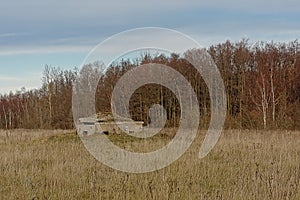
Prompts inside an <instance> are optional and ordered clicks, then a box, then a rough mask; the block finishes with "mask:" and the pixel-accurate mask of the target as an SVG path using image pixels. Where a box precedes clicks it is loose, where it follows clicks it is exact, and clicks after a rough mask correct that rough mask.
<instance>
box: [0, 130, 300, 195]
mask: <svg viewBox="0 0 300 200" xmlns="http://www.w3.org/2000/svg"><path fill="white" fill-rule="evenodd" d="M204 133H205V132H200V133H199V136H198V137H197V139H196V140H195V142H194V143H193V144H192V146H191V148H190V149H189V151H187V152H186V153H185V154H184V155H183V156H182V157H181V158H180V159H179V160H178V161H176V162H175V163H173V164H172V165H170V166H169V167H167V168H164V169H162V170H159V171H156V172H152V173H147V174H127V173H123V172H119V171H115V170H113V169H110V168H109V167H106V166H104V165H102V164H101V163H100V162H98V161H97V160H96V159H94V158H93V157H92V156H91V155H90V154H89V153H88V152H87V151H86V149H85V148H84V146H83V144H82V143H81V141H80V139H79V138H78V136H77V135H76V134H75V133H72V131H45V130H42V131H28V130H14V131H0V152H1V156H0V199H118V200H121V199H134V200H139V199H158V200H160V199H174V200H175V199H176V200H177V199H184V200H185V199H243V200H244V199H300V185H299V184H300V132H291V131H255V130H251V131H250V130H244V131H238V130H230V131H224V132H223V135H222V137H221V138H220V140H219V142H218V144H217V146H216V147H215V148H214V149H213V151H212V152H211V153H210V154H209V155H208V156H207V157H206V158H205V159H202V160H199V159H198V152H199V148H200V145H201V143H202V140H203V137H204ZM110 138H111V140H112V141H114V142H115V143H116V144H118V145H119V146H121V147H123V148H125V149H129V150H130V148H131V149H132V150H134V149H139V148H138V147H139V146H142V147H143V148H144V149H143V151H147V150H148V151H150V150H153V148H154V147H158V148H159V147H161V146H163V145H164V144H166V143H167V142H168V141H169V140H170V138H169V137H167V136H164V137H163V136H157V137H155V138H153V139H150V140H147V142H145V141H142V142H141V141H140V140H133V139H131V138H129V137H121V136H110ZM140 143H142V145H141V144H140Z"/></svg>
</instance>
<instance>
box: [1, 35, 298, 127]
mask: <svg viewBox="0 0 300 200" xmlns="http://www.w3.org/2000/svg"><path fill="white" fill-rule="evenodd" d="M207 52H208V53H209V54H210V55H211V57H212V59H213V60H214V62H215V63H216V65H217V66H218V68H219V71H220V73H221V76H222V78H223V80H224V84H225V88H226V95H227V104H228V105H227V118H226V123H225V126H226V127H227V128H241V129H244V128H249V129H250V128H264V129H272V128H274V129H278V128H279V129H299V128H300V120H299V119H300V44H299V42H298V41H293V42H289V43H274V42H257V43H255V44H254V45H250V44H249V42H248V40H241V41H239V42H236V43H233V42H230V41H226V42H224V43H221V44H217V45H213V46H210V47H209V48H207ZM188 53H189V52H188V51H187V52H186V53H185V54H184V55H178V54H175V53H173V54H170V55H165V54H159V55H151V54H150V53H149V54H148V53H145V54H143V55H141V56H140V57H139V58H137V59H136V60H134V61H132V60H129V59H126V60H120V61H118V62H115V63H113V64H112V65H111V66H110V67H109V68H108V69H107V70H105V71H104V72H103V73H102V74H101V73H99V72H101V69H100V68H101V65H99V63H93V64H90V65H87V66H84V70H83V69H82V70H79V69H77V68H74V69H73V70H63V69H61V68H59V67H51V66H48V65H46V66H45V68H44V72H43V76H42V86H41V87H40V88H39V89H35V90H29V91H27V90H26V89H24V88H22V89H21V90H19V91H16V92H14V93H13V92H10V93H9V94H2V95H1V96H0V128H1V129H14V128H28V129H38V128H39V129H58V128H60V129H72V128H74V123H73V115H72V88H73V84H74V83H75V80H76V77H78V76H82V75H86V76H89V75H95V74H100V77H99V82H98V87H97V92H96V96H95V99H96V111H97V112H106V113H109V112H110V111H111V104H110V99H111V95H112V91H113V88H114V85H115V84H116V82H117V81H118V79H119V78H120V77H121V76H122V75H124V74H125V73H126V72H127V71H129V70H131V69H134V68H135V67H138V66H139V65H141V64H147V63H160V64H165V65H167V66H170V67H172V68H173V69H175V70H177V71H178V72H180V73H181V74H182V75H183V76H184V77H185V78H186V79H187V80H188V81H189V82H190V84H191V85H192V87H193V89H194V91H195V93H196V95H197V97H198V101H199V108H200V114H201V123H200V124H201V126H207V124H208V123H209V120H210V97H209V92H208V89H207V86H206V84H205V82H204V81H203V79H202V77H201V75H200V74H199V73H197V71H196V70H195V68H194V67H193V66H192V65H191V64H190V63H189V62H188V61H187V60H186V59H185V57H186V56H188ZM153 104H161V105H163V106H164V108H165V110H166V115H167V116H166V118H167V124H166V125H167V126H177V125H178V123H179V119H180V112H181V111H180V106H179V100H178V99H177V98H176V96H175V95H174V94H173V93H172V92H171V91H170V90H169V89H167V88H165V87H163V86H161V85H156V84H147V85H144V86H142V87H140V88H139V89H137V90H136V91H135V92H134V94H133V95H132V97H131V99H130V108H129V112H130V114H131V116H132V118H133V119H135V120H141V121H144V122H145V124H147V123H149V121H150V120H151V119H150V118H149V109H150V107H151V105H153Z"/></svg>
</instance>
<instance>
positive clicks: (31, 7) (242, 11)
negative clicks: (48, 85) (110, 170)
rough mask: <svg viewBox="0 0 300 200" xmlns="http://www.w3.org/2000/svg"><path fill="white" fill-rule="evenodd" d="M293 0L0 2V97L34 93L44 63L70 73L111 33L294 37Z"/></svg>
mask: <svg viewBox="0 0 300 200" xmlns="http://www.w3.org/2000/svg"><path fill="white" fill-rule="evenodd" d="M299 22H300V1H299V0H272V1H271V0H266V1H261V0H260V1H258V0H252V1H245V0H226V1H225V0H209V1H200V0H194V1H191V0H187V1H183V0H180V1H178V0H164V1H162V0H159V1H158V0H151V1H142V0H131V1H124V0H123V1H121V0H118V1H116V0H109V1H104V0H87V1H81V0H51V1H50V0H43V1H41V0H10V1H7V0H0V25H1V26H0V93H6V92H9V91H10V90H12V91H15V90H16V89H20V88H21V87H23V86H25V87H26V88H27V89H30V88H38V87H39V86H40V84H41V74H42V71H43V68H44V66H45V64H48V65H52V66H60V67H62V68H65V69H72V68H74V67H75V66H80V64H81V63H82V62H83V59H84V58H85V56H86V55H87V53H88V52H89V51H90V50H91V49H92V48H93V47H94V46H95V45H97V44H98V43H99V42H101V41H103V40H104V39H106V38H107V37H110V36H111V35H113V34H117V33H119V32H121V31H125V30H128V29H132V28H139V27H149V26H151V27H164V28H170V29H174V30H177V31H180V32H183V33H185V34H187V35H189V36H191V37H192V38H194V39H196V40H197V41H198V42H199V43H200V44H201V45H202V46H204V47H207V46H210V45H212V44H217V43H220V42H224V41H226V40H227V39H229V40H231V41H239V40H241V39H242V38H249V39H250V42H256V41H271V40H273V41H275V42H276V41H293V40H296V39H299V36H300V23H299Z"/></svg>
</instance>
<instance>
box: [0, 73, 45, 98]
mask: <svg viewBox="0 0 300 200" xmlns="http://www.w3.org/2000/svg"><path fill="white" fill-rule="evenodd" d="M39 85H41V79H40V74H30V75H27V76H23V77H22V78H21V77H13V76H11V77H9V76H0V86H1V87H0V94H8V93H9V92H10V91H12V92H15V91H16V90H20V89H21V88H22V87H24V86H26V89H36V88H37V87H38V86H39Z"/></svg>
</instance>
